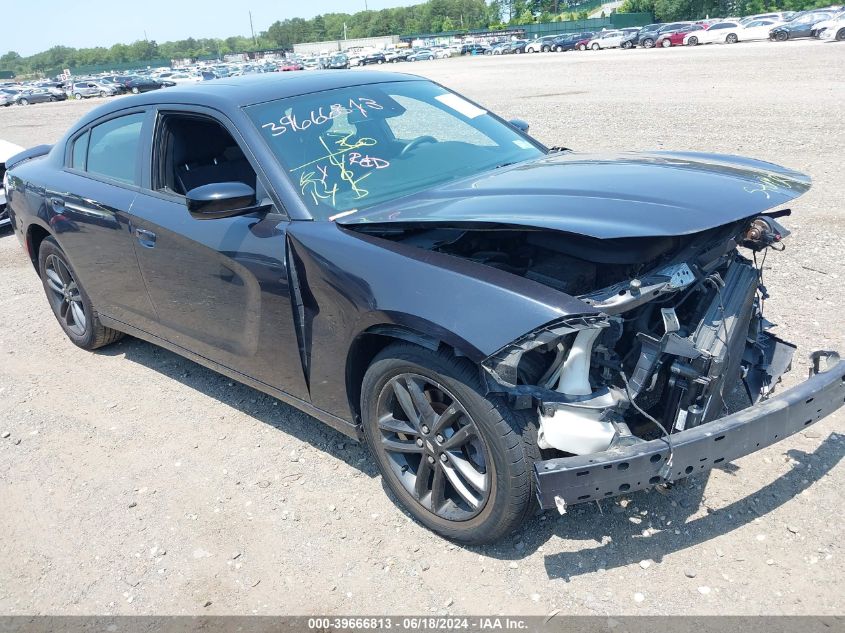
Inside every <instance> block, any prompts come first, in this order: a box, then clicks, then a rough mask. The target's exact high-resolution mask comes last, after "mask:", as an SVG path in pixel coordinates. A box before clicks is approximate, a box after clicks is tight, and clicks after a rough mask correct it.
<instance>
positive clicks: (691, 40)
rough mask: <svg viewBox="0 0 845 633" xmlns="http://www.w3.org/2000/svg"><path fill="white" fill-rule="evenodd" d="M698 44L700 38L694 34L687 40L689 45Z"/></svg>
mask: <svg viewBox="0 0 845 633" xmlns="http://www.w3.org/2000/svg"><path fill="white" fill-rule="evenodd" d="M697 45H698V38H697V37H696V36H695V35H693V36H691V37H690V38H689V39H688V40H687V46H697Z"/></svg>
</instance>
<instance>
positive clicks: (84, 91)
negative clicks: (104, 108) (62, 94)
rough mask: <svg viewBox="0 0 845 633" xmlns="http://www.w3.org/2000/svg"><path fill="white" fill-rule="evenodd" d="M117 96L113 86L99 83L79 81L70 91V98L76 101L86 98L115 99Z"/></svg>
mask: <svg viewBox="0 0 845 633" xmlns="http://www.w3.org/2000/svg"><path fill="white" fill-rule="evenodd" d="M116 94H117V90H115V89H114V88H113V87H112V86H110V85H108V84H104V83H99V82H97V81H77V82H74V83H73V85H72V86H71V87H70V90H68V96H72V97H73V98H74V99H84V98H86V97H113V96H114V95H116Z"/></svg>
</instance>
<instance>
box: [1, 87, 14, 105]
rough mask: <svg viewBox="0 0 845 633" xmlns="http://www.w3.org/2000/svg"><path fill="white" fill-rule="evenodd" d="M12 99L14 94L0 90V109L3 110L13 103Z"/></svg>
mask: <svg viewBox="0 0 845 633" xmlns="http://www.w3.org/2000/svg"><path fill="white" fill-rule="evenodd" d="M13 97H14V93H12V92H6V91H5V90H0V108H5V107H8V106H10V105H12V104H13V103H14V101H12V98H13Z"/></svg>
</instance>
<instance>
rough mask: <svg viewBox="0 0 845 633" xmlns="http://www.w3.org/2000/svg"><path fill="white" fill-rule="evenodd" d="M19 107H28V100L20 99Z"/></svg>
mask: <svg viewBox="0 0 845 633" xmlns="http://www.w3.org/2000/svg"><path fill="white" fill-rule="evenodd" d="M21 105H22V106H25V105H29V100H28V99H21Z"/></svg>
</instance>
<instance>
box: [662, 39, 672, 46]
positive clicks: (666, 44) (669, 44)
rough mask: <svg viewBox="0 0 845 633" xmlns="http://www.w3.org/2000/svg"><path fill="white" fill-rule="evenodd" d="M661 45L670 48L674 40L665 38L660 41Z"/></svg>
mask: <svg viewBox="0 0 845 633" xmlns="http://www.w3.org/2000/svg"><path fill="white" fill-rule="evenodd" d="M660 45H661V46H662V47H663V48H669V47H670V46H672V42H671V41H669V40H663V41H662V42H660Z"/></svg>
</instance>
